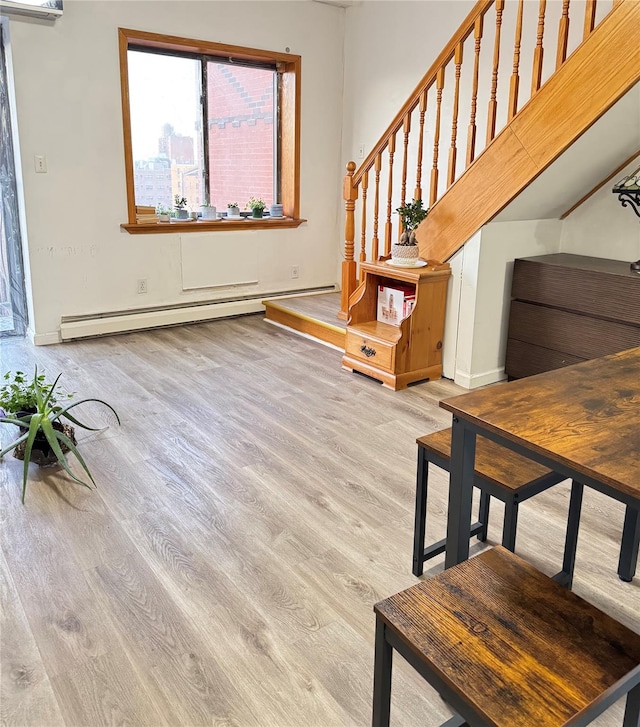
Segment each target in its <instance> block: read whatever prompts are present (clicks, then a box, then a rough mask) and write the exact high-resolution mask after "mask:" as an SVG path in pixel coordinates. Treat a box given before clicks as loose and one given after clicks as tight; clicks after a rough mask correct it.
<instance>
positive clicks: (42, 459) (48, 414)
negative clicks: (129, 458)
mask: <svg viewBox="0 0 640 727" xmlns="http://www.w3.org/2000/svg"><path fill="white" fill-rule="evenodd" d="M60 376H62V374H59V375H58V377H57V378H56V380H55V381H54V382H53V383H52V384H48V383H46V379H45V377H44V375H43V374H38V369H37V367H36V370H35V373H34V376H33V380H32V381H30V382H27V380H26V379H25V378H24V374H23V373H22V372H20V371H18V372H16V374H14V376H13V381H12V380H11V373H10V372H8V373H7V374H5V376H4V378H5V380H6V381H7V384H5V385H4V386H3V387H2V389H0V404H1V405H2V407H3V412H2V414H3V416H2V417H0V424H13V425H15V426H17V427H18V428H19V429H20V431H21V434H20V436H19V437H18V438H17V439H15V440H14V441H13V442H11V444H9V445H8V446H7V447H5V448H4V449H2V451H0V458H2V457H3V456H4V455H5V454H7V452H10V451H11V450H14V455H15V456H16V457H17V458H18V459H24V469H23V478H22V502H23V504H24V498H25V495H26V491H27V478H28V474H29V462H35V463H36V464H40V465H41V466H43V465H47V464H52V463H55V462H58V464H60V465H61V466H62V467H63V468H64V470H65V471H66V472H67V474H68V475H69V476H70V477H71V478H72V479H73V480H75V481H76V482H78V483H79V484H81V485H84V486H85V487H89V488H90V487H91V485H90V484H89V483H88V482H85V481H83V480H81V479H80V478H79V477H76V475H74V473H73V472H72V470H71V468H70V466H69V462H68V460H67V457H66V453H67V452H71V453H72V454H74V455H75V456H76V458H77V460H78V462H80V465H81V466H82V468H83V469H84V471H85V472H86V473H87V476H88V477H89V480H90V481H91V483H92V484H93V485H94V486H95V481H94V479H93V476H92V475H91V472H90V471H89V468H88V467H87V464H86V462H85V461H84V459H83V458H82V456H81V455H80V453H79V452H78V449H77V447H76V444H77V442H76V439H75V436H74V431H73V427H71V426H70V425H69V424H66V423H65V422H64V421H63V419H66V420H67V421H68V422H71V423H72V424H75V425H76V426H78V427H81V428H82V429H88V430H90V431H98V429H97V428H95V427H89V426H87V425H86V424H83V423H82V422H80V421H79V420H78V419H76V417H75V416H74V415H72V414H70V413H69V412H70V410H71V409H73V408H75V407H76V406H79V405H80V404H84V403H86V402H89V401H95V402H98V403H99V404H102V405H103V406H106V407H107V408H108V409H110V410H111V411H112V412H113V413H114V415H115V417H116V420H117V422H118V424H120V419H119V417H118V414H117V412H116V410H115V409H114V408H113V407H112V406H111V405H110V404H107V402H106V401H103V400H102V399H94V398H91V399H80V400H79V401H73V402H72V403H70V404H67V405H66V406H64V407H63V406H59V405H58V403H57V401H58V396H59V395H60V394H59V392H58V381H59V380H60ZM67 397H68V398H72V397H73V394H67ZM23 407H24V408H23Z"/></svg>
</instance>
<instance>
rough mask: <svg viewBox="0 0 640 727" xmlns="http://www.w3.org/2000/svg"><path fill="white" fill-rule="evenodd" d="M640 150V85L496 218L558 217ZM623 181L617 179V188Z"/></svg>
mask: <svg viewBox="0 0 640 727" xmlns="http://www.w3.org/2000/svg"><path fill="white" fill-rule="evenodd" d="M567 113H570V110H569V109H568V110H567ZM638 149H640V83H638V84H636V85H635V86H634V87H633V88H632V89H631V90H630V91H628V92H627V94H626V95H625V96H623V97H622V98H621V99H620V100H619V101H618V102H617V103H616V104H615V105H614V106H613V107H612V108H611V109H610V110H609V111H608V112H607V113H606V114H604V116H602V117H601V118H600V119H599V120H598V121H596V123H595V124H593V126H592V127H591V128H590V129H588V130H587V131H586V132H585V133H584V134H583V135H582V136H581V137H580V138H579V139H578V140H577V141H576V142H575V143H574V144H572V145H571V146H570V147H569V148H568V149H567V150H566V151H565V152H564V153H563V154H562V155H561V156H560V157H559V158H558V159H556V161H555V162H554V163H553V164H551V166H549V167H547V169H545V171H544V172H542V174H540V176H539V177H537V179H535V180H534V181H533V182H531V184H530V185H529V186H528V187H526V188H525V189H524V190H523V191H522V192H521V193H520V194H519V195H518V196H517V197H516V198H515V199H514V200H513V201H512V202H511V203H509V204H508V205H507V206H506V207H505V208H504V209H503V210H502V212H500V213H499V214H498V215H497V216H496V217H494V218H493V220H492V222H507V221H514V220H542V219H558V218H559V217H560V215H562V214H563V213H564V212H566V211H567V210H569V209H570V208H571V207H572V206H573V205H574V204H575V203H576V202H578V201H579V200H580V199H582V197H584V196H585V194H587V193H588V192H590V191H591V190H592V189H593V188H594V187H595V186H596V185H597V184H599V183H600V182H602V180H603V179H606V177H608V176H609V175H610V174H611V173H612V172H613V170H614V169H616V168H617V167H619V166H620V165H621V164H622V163H624V161H625V160H626V159H628V158H629V157H630V156H631V155H632V154H633V153H634V152H636V151H638ZM615 181H617V180H615V179H614V180H611V186H613V183H614V182H615Z"/></svg>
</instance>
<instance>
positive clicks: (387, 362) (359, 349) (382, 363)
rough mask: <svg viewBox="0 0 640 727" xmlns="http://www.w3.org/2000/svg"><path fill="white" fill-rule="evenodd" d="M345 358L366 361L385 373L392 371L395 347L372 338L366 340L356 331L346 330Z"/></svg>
mask: <svg viewBox="0 0 640 727" xmlns="http://www.w3.org/2000/svg"><path fill="white" fill-rule="evenodd" d="M345 353H346V354H347V356H352V357H353V358H357V359H358V360H359V361H366V362H367V363H370V364H371V365H372V366H376V367H377V368H380V369H385V370H386V371H393V364H394V354H395V346H394V345H393V344H390V343H384V342H382V341H378V340H375V339H372V338H367V337H365V336H363V335H361V334H359V333H357V332H356V331H350V330H349V329H347V338H346V341H345Z"/></svg>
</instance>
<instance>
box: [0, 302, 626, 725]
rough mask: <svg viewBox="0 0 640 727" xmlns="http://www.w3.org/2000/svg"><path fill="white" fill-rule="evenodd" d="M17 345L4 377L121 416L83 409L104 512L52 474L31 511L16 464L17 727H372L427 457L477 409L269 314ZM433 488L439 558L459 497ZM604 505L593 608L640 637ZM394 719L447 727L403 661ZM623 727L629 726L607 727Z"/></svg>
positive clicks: (11, 629) (599, 500)
mask: <svg viewBox="0 0 640 727" xmlns="http://www.w3.org/2000/svg"><path fill="white" fill-rule="evenodd" d="M0 346H1V367H0V368H1V369H2V371H5V370H7V369H13V370H15V369H16V368H20V369H21V370H23V371H31V370H32V368H33V365H34V363H38V365H39V366H40V367H41V368H43V369H45V370H46V372H47V374H48V375H49V376H51V377H52V376H54V375H56V374H57V373H58V372H59V371H63V372H64V376H63V379H62V384H63V386H64V387H65V389H66V390H68V391H75V392H77V395H78V396H79V397H80V396H81V397H87V396H99V397H100V396H101V397H104V398H105V399H107V400H108V401H109V402H110V403H112V404H113V405H114V406H115V407H116V408H117V410H118V412H119V413H120V416H121V418H122V426H121V427H117V426H114V421H113V418H112V417H105V416H104V415H103V413H102V411H101V410H100V409H99V407H97V406H96V405H87V406H86V411H85V412H84V414H85V418H86V419H87V420H88V419H91V420H92V421H95V422H101V423H109V425H110V426H109V428H108V429H107V430H106V431H103V432H100V433H97V434H95V433H89V432H79V440H80V446H81V448H82V452H84V455H85V457H86V459H87V461H88V464H89V466H90V467H91V469H92V471H93V474H94V476H95V478H96V481H97V484H98V487H97V489H96V490H95V491H89V490H87V489H85V488H82V487H80V486H77V485H74V484H73V483H72V482H70V481H69V480H68V479H67V478H66V477H65V476H63V475H62V474H61V473H60V471H58V470H56V469H38V468H37V467H35V466H33V465H32V470H31V475H30V483H29V487H28V491H27V500H26V505H24V506H23V505H22V504H21V503H20V491H21V467H22V463H20V462H18V461H17V460H15V459H13V458H12V457H11V456H9V457H5V459H4V461H3V462H2V463H1V464H0V492H1V497H2V502H1V505H2V511H1V522H0V525H1V528H2V532H1V545H2V548H1V553H0V574H1V575H2V589H1V604H0V605H1V607H2V612H1V613H2V616H1V619H2V620H1V623H0V626H1V629H2V631H1V639H2V641H1V646H2V654H1V657H2V690H3V691H2V700H1V705H0V709H1V720H0V721H1V724H2V725H10V726H13V727H54V726H57V725H68V726H72V725H73V726H78V727H80V726H82V727H84V726H91V727H94V726H98V725H148V726H150V727H155V725H185V726H186V725H220V726H224V727H232V726H240V727H253V726H255V725H259V726H262V727H348V726H350V725H367V724H369V723H370V717H371V684H372V665H373V635H374V634H373V630H374V617H373V612H372V606H373V604H374V602H376V601H377V600H379V599H382V598H384V597H386V596H388V595H390V594H392V593H394V592H396V591H399V590H401V589H403V588H406V587H408V586H410V585H412V584H413V583H415V582H416V579H415V578H414V577H413V576H412V575H411V543H412V525H413V500H414V482H415V461H416V445H415V439H416V437H417V436H419V435H422V434H426V433H428V432H430V431H434V430H435V429H439V428H443V427H445V426H448V425H449V415H447V413H446V412H445V411H443V410H442V409H439V408H438V400H439V399H441V398H443V397H446V396H450V395H453V394H456V393H460V391H461V390H460V389H458V388H457V387H456V386H454V385H453V384H452V383H451V382H448V381H444V380H443V381H436V382H432V383H423V384H419V385H416V386H413V387H410V388H409V389H407V390H406V391H401V392H397V393H394V392H392V391H389V390H387V389H384V388H382V387H381V386H380V384H378V383H377V382H374V381H372V380H369V379H367V378H364V377H362V376H359V375H356V374H351V373H347V372H346V371H343V370H342V369H341V367H340V354H339V352H337V351H335V350H332V349H330V348H326V347H323V346H321V345H318V344H316V343H313V342H311V341H308V340H306V339H303V338H297V337H296V336H295V335H293V334H291V333H289V332H287V331H283V330H281V329H279V328H276V327H274V326H269V325H267V324H266V323H265V322H264V321H263V320H262V318H261V316H251V317H246V318H240V319H235V320H225V321H217V322H212V323H207V324H201V325H196V326H186V327H181V328H171V329H165V330H160V331H153V332H144V333H136V334H130V335H123V336H116V337H111V338H103V339H96V340H91V341H84V342H78V343H71V344H63V345H59V346H50V347H42V348H37V349H36V348H33V347H31V346H30V345H28V344H25V343H20V342H13V343H12V342H8V341H6V340H5V341H2V342H0ZM4 429H5V428H3V430H4ZM6 430H7V431H2V434H3V437H4V439H3V441H5V442H7V441H8V435H9V431H8V430H9V428H8V427H6ZM431 484H432V491H433V497H432V499H431V507H430V510H431V522H432V523H434V524H435V530H434V531H433V534H434V536H435V537H440V535H441V534H442V531H443V528H444V522H445V512H446V492H447V480H446V478H445V477H444V475H443V474H442V473H439V472H438V473H436V474H434V475H433V476H432V478H431ZM585 499H586V501H585V507H584V512H583V518H582V525H581V538H580V542H579V547H578V561H577V569H576V578H575V590H576V591H577V592H578V593H579V594H581V595H583V596H585V597H586V598H588V599H589V600H590V601H591V602H593V603H596V604H597V605H600V606H602V607H604V608H605V609H606V610H608V611H609V612H610V613H612V614H613V615H614V616H616V617H618V618H619V619H620V620H622V621H623V622H625V623H626V624H627V625H629V626H631V627H632V628H635V629H636V630H640V615H639V611H640V580H639V579H638V578H636V580H635V581H634V583H632V584H625V583H621V582H620V581H619V580H618V578H617V576H616V573H615V570H616V563H617V554H618V544H619V539H620V533H621V526H622V518H623V508H622V507H621V506H620V505H618V504H617V503H614V502H612V501H611V500H609V499H608V498H606V497H604V496H602V495H599V494H598V493H594V492H591V491H589V492H587V493H586V498H585ZM567 502H568V487H567V485H566V484H564V483H563V484H562V485H560V486H558V487H556V488H555V489H553V490H551V491H549V492H546V493H543V494H542V495H540V496H538V497H535V498H533V499H532V500H530V501H529V502H527V503H525V505H523V506H522V509H521V516H520V527H519V537H518V548H517V550H518V552H519V553H520V554H522V555H523V556H525V557H526V558H527V559H529V560H530V561H532V562H533V563H534V564H536V565H537V566H538V567H540V568H541V569H542V570H544V571H545V572H547V573H552V572H555V570H557V569H558V566H559V564H560V559H561V550H562V541H563V528H564V522H565V513H566V507H567ZM492 510H493V518H492V527H491V531H490V536H491V540H492V541H493V542H496V540H497V539H498V538H499V536H500V529H501V507H500V504H499V503H495V505H494V507H493V508H492ZM479 547H480V546H479V545H477V544H476V545H474V546H473V551H472V552H478V548H479ZM483 547H484V546H483ZM441 568H442V560H441V559H438V560H437V562H436V561H432V564H430V568H429V569H428V570H427V571H426V573H425V576H424V577H429V576H430V575H433V574H434V573H436V572H439V570H440V569H441ZM392 700H393V708H392V710H393V711H392V724H393V725H394V727H400V726H401V725H404V726H405V727H417V725H421V726H422V727H431V726H432V725H438V724H440V723H441V722H442V721H444V720H445V719H446V718H447V717H448V715H449V714H450V713H449V711H448V709H447V707H446V705H444V704H443V703H442V702H441V700H440V699H439V698H438V697H437V695H436V694H435V693H434V692H432V691H431V690H430V689H429V687H427V685H426V684H424V683H423V682H422V680H421V679H420V678H419V677H417V676H416V675H415V674H414V673H413V671H412V670H411V669H410V668H409V667H407V665H406V664H404V663H403V662H402V660H401V659H399V658H398V659H397V660H396V665H395V668H394V687H393V698H392ZM620 723H621V710H620V704H617V705H615V706H614V707H613V708H612V710H611V711H610V712H609V713H607V714H606V715H604V716H603V717H602V718H601V719H600V720H599V721H598V724H599V725H619V724H620Z"/></svg>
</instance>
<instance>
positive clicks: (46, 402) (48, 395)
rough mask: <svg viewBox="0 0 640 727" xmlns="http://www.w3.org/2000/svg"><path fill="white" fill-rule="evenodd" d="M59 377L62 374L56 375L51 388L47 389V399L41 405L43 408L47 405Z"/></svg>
mask: <svg viewBox="0 0 640 727" xmlns="http://www.w3.org/2000/svg"><path fill="white" fill-rule="evenodd" d="M61 376H62V374H58V376H57V377H56V380H55V381H54V382H53V384H52V385H51V388H50V389H49V393H48V394H47V397H46V399H45V400H44V402H43V404H42V406H43V407H45V406H47V404H48V403H49V399H51V397H52V395H53V392H54V391H55V390H56V386H57V385H58V381H60V377H61Z"/></svg>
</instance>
